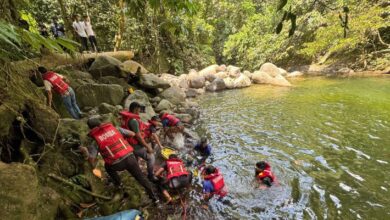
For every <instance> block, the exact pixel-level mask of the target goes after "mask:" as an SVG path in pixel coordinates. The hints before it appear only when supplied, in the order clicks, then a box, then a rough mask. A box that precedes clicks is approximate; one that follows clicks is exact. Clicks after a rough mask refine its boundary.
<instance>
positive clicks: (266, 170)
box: [255, 161, 275, 187]
mask: <svg viewBox="0 0 390 220" xmlns="http://www.w3.org/2000/svg"><path fill="white" fill-rule="evenodd" d="M255 176H256V179H257V180H258V181H259V182H260V183H261V184H262V185H265V186H267V187H271V186H272V184H273V183H274V181H275V176H274V174H273V173H272V171H271V166H270V165H269V164H268V163H267V162H265V161H260V162H257V163H256V168H255Z"/></svg>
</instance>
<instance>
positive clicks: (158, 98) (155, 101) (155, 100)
mask: <svg viewBox="0 0 390 220" xmlns="http://www.w3.org/2000/svg"><path fill="white" fill-rule="evenodd" d="M149 100H150V101H151V102H153V103H157V104H158V103H160V101H161V100H162V99H161V97H158V96H156V97H153V98H151V99H149Z"/></svg>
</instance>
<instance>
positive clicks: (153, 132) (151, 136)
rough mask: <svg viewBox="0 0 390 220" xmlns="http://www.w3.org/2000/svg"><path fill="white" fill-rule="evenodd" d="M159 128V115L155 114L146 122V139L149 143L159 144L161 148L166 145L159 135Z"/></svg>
mask: <svg viewBox="0 0 390 220" xmlns="http://www.w3.org/2000/svg"><path fill="white" fill-rule="evenodd" d="M157 130H158V116H153V117H152V118H151V119H150V120H149V121H148V123H146V129H145V140H146V142H148V143H151V144H152V145H153V144H157V145H158V146H159V147H160V149H163V148H164V147H163V146H162V144H161V141H160V138H159V137H158V135H157ZM153 148H154V147H153Z"/></svg>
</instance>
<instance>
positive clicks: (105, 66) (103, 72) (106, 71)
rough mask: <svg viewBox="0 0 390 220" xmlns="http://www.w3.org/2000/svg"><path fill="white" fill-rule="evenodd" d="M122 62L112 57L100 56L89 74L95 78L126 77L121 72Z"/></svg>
mask: <svg viewBox="0 0 390 220" xmlns="http://www.w3.org/2000/svg"><path fill="white" fill-rule="evenodd" d="M121 64H122V62H121V61H119V60H117V59H115V58H114V57H110V56H99V57H97V58H96V59H95V61H94V62H93V63H92V65H91V67H90V68H89V70H88V71H89V72H90V73H91V74H92V76H93V77H94V78H99V77H102V76H115V77H125V76H126V74H125V73H124V72H123V71H122V70H121V68H120V67H121Z"/></svg>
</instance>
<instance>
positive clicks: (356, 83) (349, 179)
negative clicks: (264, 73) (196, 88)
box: [192, 77, 390, 219]
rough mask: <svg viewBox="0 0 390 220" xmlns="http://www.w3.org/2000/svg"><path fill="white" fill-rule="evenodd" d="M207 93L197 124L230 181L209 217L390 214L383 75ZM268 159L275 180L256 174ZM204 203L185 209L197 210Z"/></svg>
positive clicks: (388, 109)
mask: <svg viewBox="0 0 390 220" xmlns="http://www.w3.org/2000/svg"><path fill="white" fill-rule="evenodd" d="M293 84H294V87H292V88H281V87H272V86H265V85H256V86H252V87H249V88H246V89H241V90H230V91H225V92H221V93H214V94H212V93H208V94H206V95H204V96H203V97H201V98H200V99H199V103H200V106H201V109H202V112H201V119H200V122H199V123H198V124H199V125H198V127H197V128H196V130H197V131H198V132H200V133H202V134H205V135H206V136H207V137H208V138H209V140H210V143H211V145H212V147H213V157H212V158H211V162H212V163H213V164H214V165H215V166H217V167H218V168H220V170H221V171H222V172H223V174H224V177H225V182H226V184H227V186H228V188H229V196H227V198H226V199H225V201H222V202H221V201H215V200H213V201H211V202H210V208H209V212H211V213H212V216H213V218H214V217H215V218H216V219H273V218H274V219H325V218H328V219H390V169H389V168H390V78H353V79H340V78H322V77H318V78H317V77H315V78H306V79H301V80H296V81H293ZM260 160H266V161H268V162H269V163H270V164H271V166H272V169H273V171H274V174H275V175H276V176H277V178H278V181H279V185H277V186H273V187H271V188H269V189H266V190H261V189H259V188H258V184H257V183H256V182H255V181H254V180H253V179H254V178H253V175H254V164H255V163H256V162H257V161H260ZM202 212H203V211H201V209H199V210H192V215H193V216H194V215H195V216H196V215H198V216H199V218H202V217H201V216H202V215H203V214H202Z"/></svg>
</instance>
